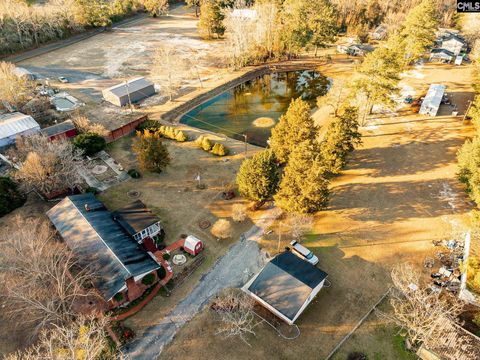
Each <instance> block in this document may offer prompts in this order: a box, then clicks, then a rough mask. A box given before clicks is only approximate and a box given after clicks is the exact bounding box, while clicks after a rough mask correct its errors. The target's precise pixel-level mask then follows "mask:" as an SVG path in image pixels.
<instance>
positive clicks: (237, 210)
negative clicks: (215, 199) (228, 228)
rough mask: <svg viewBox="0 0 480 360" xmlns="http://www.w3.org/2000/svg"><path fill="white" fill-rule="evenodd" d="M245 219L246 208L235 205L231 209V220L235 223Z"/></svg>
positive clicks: (241, 205)
mask: <svg viewBox="0 0 480 360" xmlns="http://www.w3.org/2000/svg"><path fill="white" fill-rule="evenodd" d="M246 218H247V207H246V206H245V205H243V204H235V205H233V207H232V219H233V221H236V222H242V221H244V220H245V219H246Z"/></svg>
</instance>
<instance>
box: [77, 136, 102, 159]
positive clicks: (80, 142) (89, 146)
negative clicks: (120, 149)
mask: <svg viewBox="0 0 480 360" xmlns="http://www.w3.org/2000/svg"><path fill="white" fill-rule="evenodd" d="M73 145H75V146H76V147H77V148H79V149H81V150H83V153H84V154H85V155H87V156H92V155H94V154H96V153H98V152H99V151H102V150H103V149H105V146H106V145H107V142H106V141H105V139H104V138H103V137H102V136H100V135H97V134H94V133H85V134H80V135H78V136H76V137H75V139H74V140H73Z"/></svg>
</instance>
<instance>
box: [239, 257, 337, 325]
mask: <svg viewBox="0 0 480 360" xmlns="http://www.w3.org/2000/svg"><path fill="white" fill-rule="evenodd" d="M327 276H328V275H327V273H326V272H324V271H322V270H320V269H318V268H317V267H315V266H313V265H312V264H310V263H308V262H306V261H304V260H302V259H300V258H299V257H298V256H296V255H294V254H292V253H291V252H285V253H282V254H280V255H278V256H276V257H275V258H274V259H272V261H270V262H269V263H268V264H267V265H265V267H264V268H263V270H262V271H261V272H260V273H259V274H258V276H257V277H256V279H255V280H254V281H253V282H252V284H251V285H250V286H249V287H248V291H250V292H251V293H253V294H255V295H256V296H258V297H259V298H261V299H262V300H263V301H265V302H266V303H268V304H269V305H271V306H272V307H273V308H275V309H276V310H278V311H279V312H281V313H282V314H283V315H285V316H286V317H287V318H289V319H290V320H293V319H294V318H295V315H296V314H297V313H298V312H299V311H300V309H301V308H302V306H303V304H304V303H305V301H307V298H308V296H309V295H310V294H311V293H312V291H313V289H315V288H316V287H317V286H318V285H319V284H320V283H321V282H322V281H323V280H325V278H326V277H327Z"/></svg>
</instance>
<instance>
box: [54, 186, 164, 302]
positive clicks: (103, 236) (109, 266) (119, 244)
mask: <svg viewBox="0 0 480 360" xmlns="http://www.w3.org/2000/svg"><path fill="white" fill-rule="evenodd" d="M47 216H48V217H49V219H50V220H51V221H52V223H53V225H54V226H55V228H56V229H57V231H58V232H59V234H60V235H61V237H62V238H63V240H64V241H65V243H66V244H67V245H68V246H69V248H70V249H71V250H72V251H73V252H74V254H75V255H76V256H77V257H78V259H79V262H80V263H81V264H82V265H83V266H89V267H91V268H92V269H93V271H94V272H95V275H96V277H95V280H94V284H95V287H96V289H97V290H98V291H99V293H100V294H101V295H102V297H103V299H104V300H105V302H106V303H107V306H108V307H109V308H114V307H116V306H119V305H122V304H124V303H129V302H131V301H133V300H135V299H137V298H139V297H140V296H141V295H142V294H143V292H144V291H145V290H146V289H147V287H148V286H149V285H146V284H144V283H143V282H142V279H143V278H145V277H146V276H147V275H148V276H150V277H152V275H153V276H154V277H153V279H154V282H156V281H157V279H158V275H157V270H158V269H159V268H160V267H161V266H160V265H159V264H158V263H157V262H156V261H155V260H154V256H153V255H152V254H151V253H149V252H147V251H146V250H144V249H143V248H142V247H141V245H139V244H138V243H137V242H136V241H135V240H133V239H132V238H131V237H129V236H128V235H127V234H126V233H125V232H124V230H123V229H122V227H121V226H120V225H119V224H118V223H117V222H116V221H115V220H113V217H112V214H111V213H110V211H108V210H107V209H106V208H105V206H104V205H103V203H101V202H100V201H99V200H97V199H96V198H95V196H94V195H93V194H81V195H73V196H68V197H66V198H64V199H63V200H62V201H61V202H60V203H58V204H57V205H56V206H54V207H53V208H52V209H50V210H49V211H48V212H47ZM150 274H152V275H150ZM149 283H150V285H151V282H149Z"/></svg>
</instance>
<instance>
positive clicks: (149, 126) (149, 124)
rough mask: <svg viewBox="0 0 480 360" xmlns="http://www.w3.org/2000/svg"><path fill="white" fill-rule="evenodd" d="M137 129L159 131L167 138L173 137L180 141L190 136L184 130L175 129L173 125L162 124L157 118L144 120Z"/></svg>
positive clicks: (172, 138)
mask: <svg viewBox="0 0 480 360" xmlns="http://www.w3.org/2000/svg"><path fill="white" fill-rule="evenodd" d="M137 130H138V131H144V130H148V131H152V132H157V133H159V134H160V135H162V137H164V138H166V139H171V140H175V141H178V142H184V141H187V140H188V136H187V135H186V134H185V133H184V132H183V131H182V130H178V129H175V128H174V127H172V126H165V125H162V124H160V123H159V122H158V121H155V120H147V121H144V122H143V123H141V124H140V125H139V126H138V127H137Z"/></svg>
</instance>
